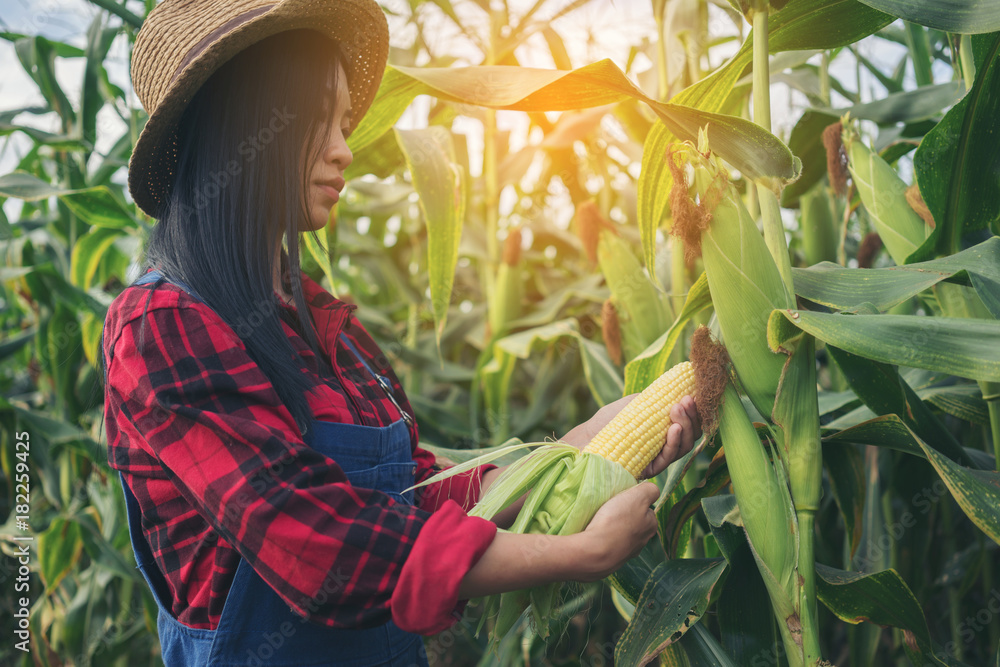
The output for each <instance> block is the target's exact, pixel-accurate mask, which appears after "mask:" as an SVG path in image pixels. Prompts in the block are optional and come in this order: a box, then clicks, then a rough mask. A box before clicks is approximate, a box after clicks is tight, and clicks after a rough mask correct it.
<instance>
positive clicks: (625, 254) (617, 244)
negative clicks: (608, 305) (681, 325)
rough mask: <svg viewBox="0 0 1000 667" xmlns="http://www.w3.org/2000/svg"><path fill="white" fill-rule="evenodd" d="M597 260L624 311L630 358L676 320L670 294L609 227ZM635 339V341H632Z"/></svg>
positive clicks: (601, 237)
mask: <svg viewBox="0 0 1000 667" xmlns="http://www.w3.org/2000/svg"><path fill="white" fill-rule="evenodd" d="M598 234H599V236H598V238H599V240H598V244H597V260H598V262H599V263H600V266H601V273H603V274H604V280H605V282H607V284H608V287H609V288H610V289H611V294H612V295H614V298H615V301H616V303H617V304H618V305H619V306H620V307H621V310H623V311H624V313H621V312H620V314H624V315H625V317H624V318H621V319H622V320H623V321H624V322H623V323H624V325H625V326H624V327H623V328H624V329H625V330H626V333H627V334H631V335H627V336H626V341H627V342H629V343H632V345H629V346H628V347H629V348H634V349H630V350H628V351H629V352H630V353H629V354H628V355H627V356H626V358H627V359H631V358H632V357H634V356H635V355H636V354H638V353H639V352H641V351H642V350H645V349H646V348H647V347H649V346H650V345H651V344H652V343H653V341H655V340H656V339H657V338H659V337H660V336H661V335H662V334H663V332H664V331H666V330H667V329H669V328H670V324H671V322H673V319H674V317H673V313H672V312H671V308H670V304H669V302H668V297H667V295H666V294H664V293H663V292H662V291H661V290H659V289H658V288H657V287H656V285H655V284H653V281H651V280H650V279H649V276H647V275H646V271H645V270H644V269H643V268H642V264H641V263H640V262H639V258H638V257H636V256H635V253H634V252H632V248H631V246H629V244H628V242H626V241H625V240H624V239H622V238H621V237H619V236H616V235H615V234H612V233H611V232H609V231H607V230H603V229H602V230H600V231H599V232H598ZM633 339H634V340H633Z"/></svg>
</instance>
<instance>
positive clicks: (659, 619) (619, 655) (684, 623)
mask: <svg viewBox="0 0 1000 667" xmlns="http://www.w3.org/2000/svg"><path fill="white" fill-rule="evenodd" d="M726 568H727V563H726V560H725V559H724V558H699V559H681V560H670V561H667V562H665V563H661V564H660V565H658V566H657V567H656V569H655V570H653V573H652V575H650V577H649V580H648V581H647V582H646V585H645V586H644V587H643V589H642V593H641V594H640V596H639V600H638V602H637V603H636V606H635V608H636V611H635V613H634V614H633V615H632V620H630V621H629V624H628V628H626V630H625V634H624V635H622V638H621V640H619V642H618V645H617V646H616V647H615V664H618V665H643V664H645V663H646V662H648V661H649V660H650V659H652V658H654V657H656V656H657V654H659V653H660V652H661V651H662V650H663V649H665V648H666V647H667V646H669V645H670V644H672V643H673V642H675V641H677V640H678V639H680V638H681V636H683V635H684V633H686V632H687V631H688V629H689V628H690V627H691V626H692V625H693V624H695V623H697V622H698V619H700V618H701V616H702V614H704V613H705V611H706V610H707V608H708V603H709V601H710V599H711V597H712V591H713V589H714V588H715V586H716V584H718V582H719V579H720V578H721V577H722V575H723V573H724V572H725V571H726Z"/></svg>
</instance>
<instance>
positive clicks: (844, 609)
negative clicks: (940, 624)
mask: <svg viewBox="0 0 1000 667" xmlns="http://www.w3.org/2000/svg"><path fill="white" fill-rule="evenodd" d="M816 574H817V575H818V576H817V577H816V595H817V597H818V598H819V600H820V601H821V602H822V603H823V604H824V605H826V607H827V609H829V610H830V611H832V612H833V613H834V614H835V615H836V616H837V617H838V618H840V619H841V620H842V621H846V622H848V623H854V624H857V623H861V622H863V621H867V622H869V623H875V624H877V625H881V626H883V627H895V628H899V629H900V630H901V631H902V632H903V646H904V648H905V649H906V652H907V655H908V656H909V658H910V660H911V661H913V664H915V665H924V664H931V665H943V664H947V663H943V662H941V661H940V660H938V659H937V657H936V656H935V655H934V650H933V647H932V645H931V637H930V631H929V630H928V629H927V620H926V619H925V618H924V613H923V610H922V609H921V608H920V603H919V602H917V598H916V597H914V595H913V592H912V591H911V590H910V587H909V586H907V585H906V582H904V581H903V580H902V578H901V577H900V576H899V574H897V573H896V571H895V570H883V571H881V572H875V573H872V574H864V573H861V572H845V571H844V570H838V569H836V568H832V567H827V566H825V565H821V564H819V563H817V564H816Z"/></svg>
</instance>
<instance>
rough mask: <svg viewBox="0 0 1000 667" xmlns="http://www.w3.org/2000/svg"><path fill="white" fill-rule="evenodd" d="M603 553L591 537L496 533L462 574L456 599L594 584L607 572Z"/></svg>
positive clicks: (608, 570)
mask: <svg viewBox="0 0 1000 667" xmlns="http://www.w3.org/2000/svg"><path fill="white" fill-rule="evenodd" d="M609 560H610V559H609V558H608V553H607V550H606V549H603V548H601V546H600V545H599V544H597V542H596V541H595V540H594V539H593V538H592V536H589V535H586V534H585V533H577V534H574V535H538V534H532V533H529V534H521V533H506V532H498V533H497V535H496V537H495V538H494V539H493V542H492V543H491V544H490V546H489V548H488V549H487V550H486V552H485V553H484V554H483V556H482V557H481V558H480V559H479V560H478V561H477V562H476V564H475V565H473V567H472V568H471V569H470V570H469V571H468V572H467V573H466V575H465V578H464V579H463V580H462V584H461V585H460V586H459V599H460V600H465V599H469V598H474V597H482V596H484V595H493V594H496V593H507V592H509V591H515V590H521V589H525V588H532V587H534V586H540V585H543V584H548V583H552V582H556V581H597V580H598V579H601V578H603V577H605V576H607V574H609V573H610V572H611V571H613V569H612V567H613V566H609Z"/></svg>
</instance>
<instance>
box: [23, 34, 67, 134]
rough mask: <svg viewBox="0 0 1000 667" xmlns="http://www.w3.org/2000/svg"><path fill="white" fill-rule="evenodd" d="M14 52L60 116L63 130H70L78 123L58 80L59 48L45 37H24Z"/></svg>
mask: <svg viewBox="0 0 1000 667" xmlns="http://www.w3.org/2000/svg"><path fill="white" fill-rule="evenodd" d="M14 50H15V52H16V53H17V58H18V60H20V61H21V66H22V67H24V71H25V72H26V73H27V74H28V76H30V77H31V79H32V80H33V81H34V82H35V84H36V85H37V86H38V90H39V92H40V93H41V94H42V97H43V98H45V101H46V102H47V103H48V105H49V107H50V108H51V109H52V110H53V111H55V112H56V113H57V114H59V117H60V119H61V121H62V125H63V128H64V129H65V130H67V131H68V130H69V128H71V127H72V126H73V123H74V122H75V121H76V112H75V111H74V110H73V105H71V104H70V102H69V98H67V97H66V93H64V92H63V90H62V88H61V87H60V85H59V81H58V80H57V79H56V72H55V70H56V66H55V63H56V56H57V55H58V53H57V48H56V47H55V45H54V44H53V42H51V41H49V40H48V39H46V38H45V37H42V36H40V35H39V36H35V37H23V38H21V39H18V40H17V41H15V42H14Z"/></svg>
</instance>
